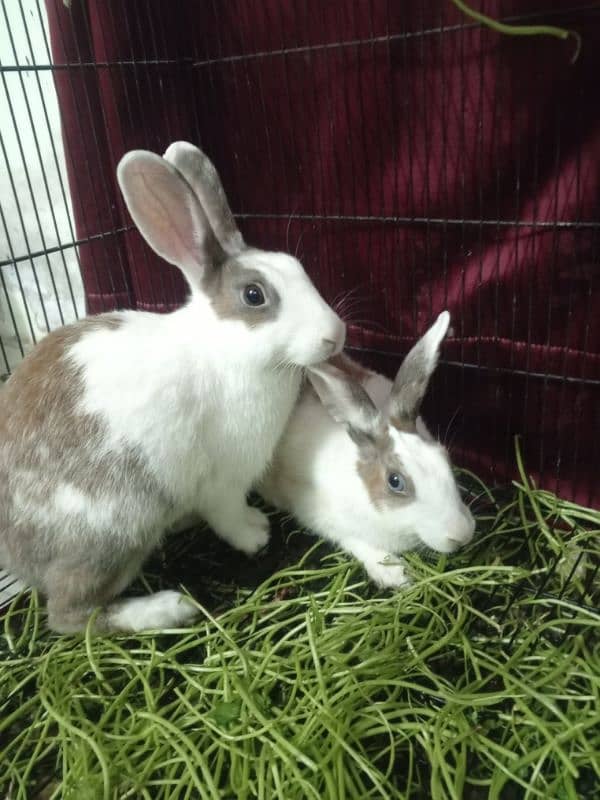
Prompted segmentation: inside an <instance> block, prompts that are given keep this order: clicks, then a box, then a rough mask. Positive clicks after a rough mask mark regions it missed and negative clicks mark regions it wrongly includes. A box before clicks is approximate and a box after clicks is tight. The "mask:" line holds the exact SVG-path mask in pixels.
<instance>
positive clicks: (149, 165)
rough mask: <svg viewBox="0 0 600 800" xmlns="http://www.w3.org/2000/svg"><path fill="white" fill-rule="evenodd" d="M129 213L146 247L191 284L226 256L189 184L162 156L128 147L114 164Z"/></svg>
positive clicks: (197, 284) (198, 280)
mask: <svg viewBox="0 0 600 800" xmlns="http://www.w3.org/2000/svg"><path fill="white" fill-rule="evenodd" d="M117 179H118V182H119V186H120V187H121V191H122V193H123V197H124V199H125V202H126V204H127V208H128V209H129V213H130V214H131V217H132V219H133V221H134V222H135V225H136V227H137V229H138V230H139V232H140V233H141V234H142V236H143V237H144V239H145V240H146V241H147V242H148V244H149V245H150V247H151V248H152V249H153V250H154V251H155V253H157V254H158V255H159V256H160V257H161V258H164V259H165V261H168V262H169V263H170V264H175V265H176V266H177V267H179V269H180V270H181V271H182V272H183V274H184V275H185V277H186V278H187V280H188V283H189V284H190V286H191V287H192V288H198V287H199V283H200V281H201V280H202V276H203V275H204V274H206V272H207V271H210V270H211V269H216V268H218V267H219V266H220V265H221V264H222V263H223V262H224V261H225V258H226V255H225V252H224V251H223V249H222V247H221V245H220V244H219V242H218V241H217V239H216V237H215V235H214V233H213V231H212V228H211V226H210V224H209V222H208V219H207V216H206V213H205V211H204V209H203V208H202V206H201V204H200V202H199V200H198V199H197V197H196V195H195V194H194V192H193V190H192V188H191V187H190V185H189V184H188V182H187V181H186V180H185V178H184V177H183V176H182V175H181V173H180V172H179V171H178V170H177V169H175V167H174V166H173V165H172V164H171V163H170V162H168V161H165V159H164V158H161V157H160V156H158V155H156V153H150V152H148V151H146V150H132V151H131V152H129V153H126V155H124V156H123V158H122V159H121V161H120V162H119V165H118V167H117Z"/></svg>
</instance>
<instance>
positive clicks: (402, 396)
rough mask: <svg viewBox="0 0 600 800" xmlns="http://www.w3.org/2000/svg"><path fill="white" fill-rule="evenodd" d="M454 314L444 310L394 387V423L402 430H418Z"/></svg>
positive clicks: (391, 408) (402, 368)
mask: <svg viewBox="0 0 600 800" xmlns="http://www.w3.org/2000/svg"><path fill="white" fill-rule="evenodd" d="M449 324H450V314H449V313H448V312H447V311H442V313H441V314H440V315H439V317H438V318H437V320H436V321H435V322H434V324H433V325H432V326H431V328H429V330H428V331H427V333H426V334H425V335H424V336H422V337H421V339H419V341H418V342H417V343H416V345H415V346H414V347H413V348H412V350H411V351H410V352H409V353H408V355H407V356H406V358H405V359H404V361H403V362H402V365H401V366H400V369H399V370H398V374H397V375H396V380H395V381H394V385H393V386H392V391H391V395H390V405H389V416H390V422H391V423H392V424H393V425H395V426H396V427H397V428H400V429H401V430H414V429H415V423H416V419H417V417H418V415H419V409H420V407H421V402H422V400H423V397H424V396H425V392H426V391H427V386H428V384H429V379H430V378H431V376H432V374H433V371H434V370H435V368H436V366H437V362H438V358H439V354H440V345H441V343H442V340H443V339H444V336H445V335H446V331H447V330H448V325H449Z"/></svg>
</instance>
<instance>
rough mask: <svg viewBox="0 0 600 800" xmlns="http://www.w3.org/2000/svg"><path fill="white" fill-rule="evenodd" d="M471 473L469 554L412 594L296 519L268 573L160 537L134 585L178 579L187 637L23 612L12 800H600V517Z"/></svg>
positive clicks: (3, 770)
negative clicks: (56, 624)
mask: <svg viewBox="0 0 600 800" xmlns="http://www.w3.org/2000/svg"><path fill="white" fill-rule="evenodd" d="M463 478H464V482H465V484H466V488H467V490H468V491H469V492H470V493H471V494H472V495H473V496H476V499H475V504H474V507H476V508H477V509H478V513H477V518H478V529H479V536H478V538H477V541H476V542H475V543H474V544H473V546H471V547H470V548H468V549H467V550H465V551H464V552H462V553H461V554H460V555H459V556H457V557H455V558H452V559H451V560H446V559H445V558H440V559H439V560H435V561H433V562H431V561H428V560H423V559H422V558H421V557H419V556H418V555H411V556H409V557H408V560H409V562H410V565H411V569H412V574H413V576H414V584H413V585H412V587H410V588H409V589H408V590H406V591H403V592H401V593H396V594H392V593H389V592H388V593H386V592H380V591H377V590H375V589H374V588H373V587H372V586H371V585H369V584H368V582H367V581H366V580H365V578H364V575H363V573H362V571H361V569H360V567H359V566H358V565H356V564H355V563H354V562H351V561H349V560H348V559H347V558H346V557H345V556H342V555H339V554H334V553H331V552H330V551H328V550H327V548H326V547H325V545H323V544H315V543H314V540H312V539H309V538H307V537H306V536H305V535H303V534H294V533H293V532H292V526H291V523H290V522H289V521H288V522H287V523H285V522H284V524H283V525H282V530H281V532H280V534H279V538H278V539H277V537H276V542H275V543H274V544H273V545H272V547H271V548H270V550H269V552H268V553H267V555H266V556H265V557H264V559H263V560H262V561H261V562H257V563H256V564H252V563H251V562H250V561H245V560H243V559H240V558H239V557H238V556H232V553H231V551H228V550H227V549H226V548H225V547H223V546H221V545H220V544H218V543H217V542H216V540H215V539H214V538H212V537H210V536H207V535H204V536H199V535H198V532H195V533H190V534H189V535H187V536H183V537H176V538H175V539H174V540H173V541H172V542H171V543H169V544H168V546H167V548H166V551H165V553H164V554H161V556H159V557H158V558H157V559H156V561H155V562H154V563H153V564H152V565H150V568H149V570H148V572H147V575H146V578H145V581H146V584H147V585H146V586H143V585H141V584H140V585H139V586H138V587H137V589H138V590H139V591H145V590H147V589H148V588H158V587H160V586H164V585H171V586H173V585H176V584H177V581H179V580H181V579H182V576H183V580H184V583H185V584H186V586H187V587H188V589H190V591H191V593H192V595H193V596H194V597H195V598H199V602H200V603H201V608H202V619H201V621H200V622H199V623H198V625H197V626H196V627H195V628H194V629H192V630H186V631H171V632H163V633H161V634H160V635H156V636H153V635H150V634H147V635H140V636H135V637H115V638H95V637H92V636H90V635H87V636H85V637H69V636H62V637H61V636H57V635H54V634H50V633H49V632H48V631H47V630H46V629H45V626H44V620H43V611H40V609H39V607H38V603H37V599H36V597H35V595H26V596H24V597H21V598H19V599H18V600H17V601H15V603H14V604H13V605H12V607H11V608H10V609H9V613H8V614H7V615H6V617H5V620H4V633H3V636H2V637H1V640H0V796H2V797H3V798H4V797H7V798H11V799H12V798H15V799H16V798H28V799H30V798H42V797H43V798H76V799H77V800H84V799H85V798H107V799H108V798H119V799H120V798H136V799H137V798H148V800H149V799H150V798H169V800H173V798H207V799H208V798H210V799H211V800H216V799H217V798H232V800H233V799H235V800H240V799H242V798H265V800H275V798H277V800H280V799H281V800H295V799H296V798H298V800H306V799H307V798H314V800H333V799H334V798H335V799H336V800H338V798H339V799H341V798H347V799H348V800H355V799H358V798H360V800H363V799H365V800H366V798H385V799H386V800H387V799H388V798H425V797H427V798H435V799H436V800H437V799H438V798H457V800H458V799H461V800H462V798H465V800H469V799H470V798H521V797H523V798H537V797H543V798H545V800H551V799H553V798H556V799H557V800H560V799H562V798H573V800H575V798H577V800H581V798H586V797H589V798H595V799H597V798H598V797H599V796H600V703H599V695H600V636H599V633H600V613H599V611H598V608H597V606H598V565H599V564H600V535H599V534H600V513H598V512H593V511H590V510H587V509H583V508H580V507H577V506H574V505H572V504H569V503H565V502H561V501H559V500H558V499H557V498H556V497H554V496H553V495H551V494H549V493H546V492H541V491H536V490H534V489H532V487H531V486H530V485H529V484H528V483H527V482H526V480H525V479H524V477H523V480H522V482H521V483H520V484H518V485H515V486H514V487H512V489H511V490H510V491H504V492H496V493H492V492H491V491H490V490H489V489H487V488H486V487H485V486H483V485H481V484H480V483H479V482H478V481H477V480H476V479H475V478H474V477H473V476H470V475H467V474H464V475H463ZM290 562H291V565H290ZM225 579H228V580H229V581H230V582H229V583H224V582H223V581H224V580H225Z"/></svg>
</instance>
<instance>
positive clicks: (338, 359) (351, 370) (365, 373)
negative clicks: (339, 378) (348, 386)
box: [329, 353, 373, 385]
mask: <svg viewBox="0 0 600 800" xmlns="http://www.w3.org/2000/svg"><path fill="white" fill-rule="evenodd" d="M329 363H330V364H333V366H334V367H337V368H338V369H339V370H341V371H342V372H344V373H345V374H346V375H347V376H348V377H349V378H350V379H351V380H353V381H356V383H360V384H361V385H362V384H364V383H366V381H367V380H368V379H369V378H370V377H371V375H372V374H373V373H372V372H370V371H369V370H368V369H365V368H364V367H363V366H362V365H361V364H359V363H358V362H357V361H354V359H352V358H350V356H349V355H347V354H346V353H338V355H337V356H332V357H331V358H330V359H329Z"/></svg>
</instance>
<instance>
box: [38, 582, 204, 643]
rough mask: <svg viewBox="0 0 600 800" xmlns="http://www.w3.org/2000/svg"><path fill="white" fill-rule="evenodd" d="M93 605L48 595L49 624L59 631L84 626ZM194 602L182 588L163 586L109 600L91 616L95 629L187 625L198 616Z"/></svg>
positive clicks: (135, 629)
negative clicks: (145, 593)
mask: <svg viewBox="0 0 600 800" xmlns="http://www.w3.org/2000/svg"><path fill="white" fill-rule="evenodd" d="M93 610H94V608H93V606H65V605H64V604H63V603H61V602H56V601H55V600H54V598H48V624H49V626H50V627H51V628H52V630H55V631H57V632H58V633H77V632H80V631H83V630H85V628H86V626H87V624H88V621H89V618H90V616H91V614H92V612H93ZM198 613H199V612H198V609H197V608H196V606H195V605H194V604H193V603H192V602H191V601H190V600H189V599H188V598H187V597H186V596H185V595H184V594H181V592H174V591H169V590H165V591H162V592H156V593H155V594H151V595H148V596H147V597H131V598H126V599H124V600H119V601H117V602H115V603H109V604H108V605H107V606H105V607H103V608H102V609H101V611H100V612H99V613H98V614H97V616H96V617H95V618H94V632H95V633H136V632H138V631H145V630H163V629H165V628H184V627H187V626H188V625H189V624H190V623H191V622H192V621H193V620H194V619H195V618H196V617H197V616H198Z"/></svg>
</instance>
